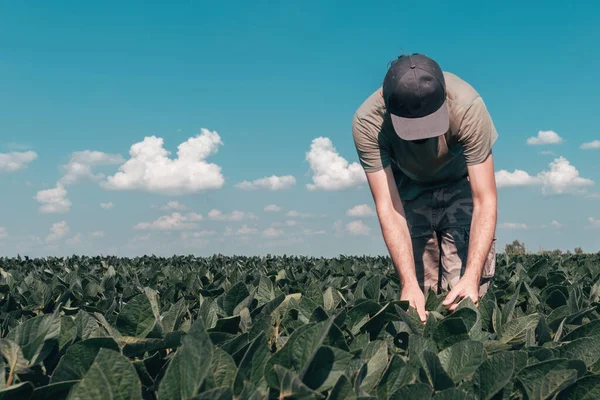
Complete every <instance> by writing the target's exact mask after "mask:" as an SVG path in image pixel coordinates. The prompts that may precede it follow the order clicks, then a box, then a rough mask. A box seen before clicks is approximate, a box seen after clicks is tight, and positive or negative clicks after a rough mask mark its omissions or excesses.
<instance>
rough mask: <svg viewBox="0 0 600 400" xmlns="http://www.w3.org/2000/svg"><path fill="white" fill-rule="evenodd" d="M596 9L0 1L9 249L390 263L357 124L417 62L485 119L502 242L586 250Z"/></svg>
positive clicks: (596, 213) (1, 142)
mask: <svg viewBox="0 0 600 400" xmlns="http://www.w3.org/2000/svg"><path fill="white" fill-rule="evenodd" d="M594 7H598V6H595V5H591V4H590V6H589V7H585V8H584V7H576V6H575V5H574V4H566V3H559V2H547V1H546V2H541V1H540V2H537V1H536V2H527V3H526V4H524V3H523V2H516V1H508V2H502V3H498V4H497V5H490V4H486V6H485V7H482V6H481V3H480V2H475V1H464V2H461V3H460V6H458V5H457V4H456V3H450V2H442V1H439V2H427V3H426V4H425V3H419V2H412V3H399V2H392V1H380V2H376V3H373V2H371V3H369V4H367V3H362V4H361V3H356V4H350V3H348V2H342V1H328V2H322V1H306V2H301V3H300V2H291V1H288V2H274V1H273V2H266V1H260V2H226V3H222V4H221V3H217V2H210V3H208V2H182V1H180V2H169V3H164V2H162V3H159V2H126V3H122V2H102V3H90V2H86V3H85V4H83V3H81V2H67V1H65V2H61V3H60V4H58V3H56V2H53V3H52V5H50V3H39V2H37V3H34V2H0V77H1V79H0V109H1V110H2V117H1V118H0V184H2V188H3V196H0V227H1V228H0V252H1V253H2V254H4V255H9V256H12V255H16V254H22V255H23V254H27V255H31V256H40V255H64V254H73V253H78V254H117V255H138V254H149V253H154V254H161V255H170V254H175V253H194V254H198V255H206V254H213V253H225V254H266V253H271V254H283V253H285V254H309V255H324V256H335V255H338V254H386V249H385V245H384V243H383V241H382V237H381V233H380V229H379V225H378V223H377V219H376V217H374V216H373V215H370V213H369V210H368V209H367V207H365V206H364V205H367V206H368V207H370V208H371V209H372V208H373V203H372V198H371V194H370V192H369V190H368V187H367V186H366V185H365V183H364V180H362V179H361V176H360V174H357V173H356V169H355V168H356V165H355V163H356V162H357V161H358V158H357V156H356V151H355V149H354V144H353V141H352V135H351V118H352V115H353V113H354V111H355V110H356V108H357V107H358V106H359V105H360V104H361V103H362V101H363V100H364V99H365V97H366V96H368V95H369V94H370V93H371V92H372V91H373V90H375V89H376V88H377V87H378V85H379V84H380V82H381V80H382V78H383V75H384V74H385V71H386V66H387V64H388V62H389V61H390V60H392V59H394V58H395V57H396V56H397V55H399V54H400V53H407V52H420V53H424V54H427V55H429V56H431V57H432V58H434V59H436V60H437V61H438V62H439V63H440V65H441V66H442V68H443V69H445V70H447V71H450V72H453V73H455V74H457V75H459V76H460V77H461V78H463V79H465V80H466V81H468V82H469V83H470V84H471V85H473V86H474V87H475V88H476V90H477V91H479V93H480V94H481V95H482V97H483V99H484V101H485V102H486V105H487V107H488V109H489V111H490V113H491V115H492V118H493V120H494V123H495V125H496V128H497V130H498V133H499V139H498V141H497V142H496V145H495V147H494V154H495V163H496V170H497V171H498V174H499V175H498V176H499V178H498V179H499V184H500V186H501V187H500V189H499V221H498V222H499V225H498V229H497V236H498V240H499V242H498V245H499V246H500V247H503V246H504V244H505V243H506V242H509V241H512V240H513V239H519V240H522V241H524V242H525V243H526V245H527V246H528V248H530V249H531V250H537V249H538V248H540V247H541V248H545V249H554V248H562V249H564V250H566V249H573V248H574V247H576V246H581V247H583V249H584V250H586V251H598V250H600V240H599V239H600V210H599V207H598V205H599V204H600V195H599V194H598V193H600V188H598V182H599V181H600V168H598V167H599V164H600V162H599V157H598V156H599V155H600V148H599V147H600V143H597V142H594V141H596V140H600V131H599V130H598V123H597V117H596V115H597V114H598V113H597V110H596V107H597V105H598V104H599V97H598V93H600V80H598V79H596V76H597V72H596V70H597V65H598V62H599V61H600V56H599V53H598V51H597V50H594V48H593V46H590V43H596V42H597V41H598V40H599V39H600V34H599V30H598V29H597V27H595V26H594V24H593V18H594V15H597V12H594V10H593V8H594ZM595 11H598V10H595ZM540 132H542V133H540ZM199 135H200V136H199ZM151 137H155V138H156V139H155V140H154V141H152V140H150V139H145V138H151ZM530 138H538V139H537V143H540V144H532V143H535V142H536V140H533V141H531V140H530V141H529V143H528V139H530ZM160 140H162V143H161V142H160ZM188 140H191V142H190V144H188V145H184V146H183V147H184V148H187V149H188V150H189V151H191V155H189V157H188V158H186V157H185V156H184V157H183V158H181V159H179V160H178V161H173V160H175V159H176V158H177V151H178V146H179V145H180V144H182V143H185V142H187V141H188ZM584 143H588V145H587V146H584V147H588V148H587V149H583V148H581V146H582V145H583V144H584ZM594 143H596V144H594ZM134 145H135V146H134ZM132 146H134V147H133V149H141V150H142V153H143V154H146V155H151V156H148V157H149V158H143V157H142V158H140V157H134V158H133V160H130V159H131V158H132V156H131V155H130V150H131V149H132ZM161 146H162V147H161ZM311 146H312V147H311ZM161 149H164V150H166V151H168V152H169V154H168V155H164V154H163V155H162V156H160V154H159V153H160V151H161ZM311 149H312V151H311ZM164 150H163V151H164ZM307 154H310V157H307ZM161 157H162V158H161ZM165 157H166V158H165ZM167 158H168V159H167ZM331 160H333V163H332V162H331ZM319 161H321V162H319ZM332 165H340V166H341V169H340V171H342V174H339V173H336V172H335V170H334V169H333V168H332V167H331V166H332ZM120 170H123V171H125V175H123V176H119V175H118V172H119V171H120ZM191 170H194V171H198V173H197V174H196V175H194V176H191V178H189V179H184V178H182V177H184V176H185V174H183V173H182V171H191ZM515 171H516V172H515ZM143 173H146V176H149V178H148V179H142V176H143ZM272 176H275V177H276V178H275V179H273V180H272V181H267V180H263V181H258V183H256V184H255V185H254V186H255V188H254V190H248V189H247V187H245V188H244V187H239V186H238V184H240V183H241V182H244V181H247V182H253V181H255V180H260V179H262V178H265V177H272ZM123 178H125V179H123ZM323 178H329V180H328V181H321V180H320V179H323ZM318 182H320V183H319V184H316V183H318ZM323 182H326V183H323ZM327 182H329V183H327ZM314 184H316V187H314V188H312V189H311V188H309V187H307V185H314ZM274 185H275V186H274ZM246 186H247V185H246ZM202 188H204V189H202ZM274 188H277V190H272V189H274ZM175 202H176V203H175ZM101 203H102V204H105V208H103V207H102V206H101ZM109 203H110V204H109ZM107 204H108V205H107ZM269 205H276V206H277V207H278V208H279V209H280V210H279V211H265V208H266V207H267V206H269ZM356 206H358V207H357V208H354V207H356ZM273 208H275V207H270V208H268V209H273ZM351 209H353V211H352V212H350V211H349V210H351Z"/></svg>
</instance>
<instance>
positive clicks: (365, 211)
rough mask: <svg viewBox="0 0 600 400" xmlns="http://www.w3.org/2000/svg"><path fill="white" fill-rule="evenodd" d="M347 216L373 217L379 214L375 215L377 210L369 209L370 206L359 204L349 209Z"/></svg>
mask: <svg viewBox="0 0 600 400" xmlns="http://www.w3.org/2000/svg"><path fill="white" fill-rule="evenodd" d="M346 215H348V216H350V217H373V216H375V215H377V213H375V210H373V209H372V208H371V207H369V205H367V204H359V205H357V206H354V207H352V208H351V209H349V210H348V211H347V212H346Z"/></svg>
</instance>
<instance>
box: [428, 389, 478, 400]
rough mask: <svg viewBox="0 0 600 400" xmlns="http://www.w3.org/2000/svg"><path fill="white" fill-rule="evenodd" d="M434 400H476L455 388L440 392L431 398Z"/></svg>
mask: <svg viewBox="0 0 600 400" xmlns="http://www.w3.org/2000/svg"><path fill="white" fill-rule="evenodd" d="M433 399H434V400H476V399H475V397H473V396H471V395H470V394H468V393H466V392H463V391H462V390H460V389H457V388H450V389H446V390H442V391H441V392H438V393H436V395H435V396H433Z"/></svg>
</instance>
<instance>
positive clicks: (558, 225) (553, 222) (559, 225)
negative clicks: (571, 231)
mask: <svg viewBox="0 0 600 400" xmlns="http://www.w3.org/2000/svg"><path fill="white" fill-rule="evenodd" d="M562 226H563V225H562V224H561V223H560V222H558V221H552V227H554V228H562Z"/></svg>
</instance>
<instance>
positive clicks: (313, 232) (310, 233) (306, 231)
mask: <svg viewBox="0 0 600 400" xmlns="http://www.w3.org/2000/svg"><path fill="white" fill-rule="evenodd" d="M302 233H303V234H304V235H305V236H316V235H325V234H326V233H327V231H325V230H318V231H316V230H312V229H304V230H303V231H302Z"/></svg>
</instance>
